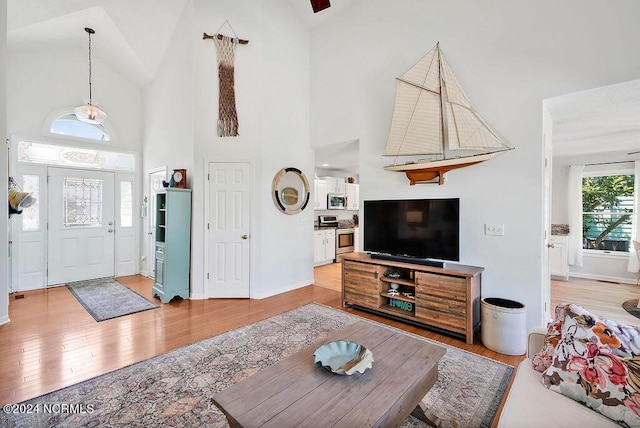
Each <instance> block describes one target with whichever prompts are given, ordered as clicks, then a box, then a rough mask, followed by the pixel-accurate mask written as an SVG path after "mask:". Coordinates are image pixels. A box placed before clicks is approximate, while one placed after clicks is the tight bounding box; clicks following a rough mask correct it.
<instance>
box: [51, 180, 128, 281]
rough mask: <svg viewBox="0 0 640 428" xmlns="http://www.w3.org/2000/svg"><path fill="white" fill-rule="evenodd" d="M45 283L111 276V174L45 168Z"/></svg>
mask: <svg viewBox="0 0 640 428" xmlns="http://www.w3.org/2000/svg"><path fill="white" fill-rule="evenodd" d="M48 176H49V181H48V186H47V188H48V193H49V194H48V212H49V223H48V231H47V232H48V233H47V238H48V239H47V241H48V243H47V248H48V251H47V252H48V264H47V269H48V275H47V284H48V285H54V284H62V283H67V282H72V281H80V280H85V279H92V278H102V277H111V276H114V259H115V257H114V254H115V253H114V241H115V239H114V236H115V212H114V173H113V172H107V171H88V170H80V169H67V168H53V167H50V168H48Z"/></svg>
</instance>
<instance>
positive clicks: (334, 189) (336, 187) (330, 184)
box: [320, 177, 346, 195]
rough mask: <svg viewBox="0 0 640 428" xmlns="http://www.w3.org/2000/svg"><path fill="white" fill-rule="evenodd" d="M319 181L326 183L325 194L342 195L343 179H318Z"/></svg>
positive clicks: (343, 190)
mask: <svg viewBox="0 0 640 428" xmlns="http://www.w3.org/2000/svg"><path fill="white" fill-rule="evenodd" d="M320 179H321V180H324V181H326V182H327V193H337V194H339V195H344V192H345V184H346V183H345V181H344V178H339V177H320Z"/></svg>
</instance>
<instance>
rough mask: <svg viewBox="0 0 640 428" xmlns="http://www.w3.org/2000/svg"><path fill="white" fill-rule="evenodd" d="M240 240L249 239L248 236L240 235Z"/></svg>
mask: <svg viewBox="0 0 640 428" xmlns="http://www.w3.org/2000/svg"><path fill="white" fill-rule="evenodd" d="M241 238H242V239H247V238H249V235H242V236H241Z"/></svg>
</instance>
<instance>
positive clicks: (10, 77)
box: [7, 48, 142, 151]
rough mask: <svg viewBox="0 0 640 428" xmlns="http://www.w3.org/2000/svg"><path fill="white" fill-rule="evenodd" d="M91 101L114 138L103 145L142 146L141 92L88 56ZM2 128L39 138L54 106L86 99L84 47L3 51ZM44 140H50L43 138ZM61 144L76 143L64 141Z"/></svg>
mask: <svg viewBox="0 0 640 428" xmlns="http://www.w3.org/2000/svg"><path fill="white" fill-rule="evenodd" d="M92 62H93V66H92V81H93V100H94V101H97V103H98V105H99V106H100V108H101V109H102V110H104V111H105V113H107V120H108V122H109V123H110V124H111V125H112V126H113V128H114V129H115V131H116V138H115V140H114V141H113V142H111V143H105V144H104V147H109V148H118V149H124V150H127V151H139V150H140V148H141V147H142V145H141V140H142V126H141V118H142V114H141V111H142V91H141V89H140V88H139V87H138V86H137V85H136V84H134V83H132V82H130V81H129V80H128V79H126V78H125V77H124V76H123V75H121V74H119V73H117V72H115V71H113V70H112V69H111V68H110V67H109V64H105V63H102V62H101V61H100V60H99V57H97V55H94V60H93V61H92ZM7 82H8V85H7V105H8V115H7V129H8V132H9V134H10V135H18V136H22V137H30V138H34V139H36V140H38V139H39V140H42V139H43V138H44V137H43V133H42V125H43V122H44V121H45V119H46V118H47V116H48V115H49V114H50V113H51V112H52V111H54V110H58V109H61V108H64V107H69V108H70V109H73V108H74V107H76V106H78V105H81V104H83V103H84V100H85V99H88V98H89V85H88V69H87V52H86V49H85V50H84V51H83V50H81V49H76V50H69V49H31V50H25V49H24V48H21V49H20V50H10V51H9V52H8V55H7ZM46 138H47V139H48V140H50V141H51V140H54V141H55V140H56V139H52V138H51V137H46ZM58 142H59V143H62V144H71V145H78V143H74V142H71V141H69V140H60V141H58Z"/></svg>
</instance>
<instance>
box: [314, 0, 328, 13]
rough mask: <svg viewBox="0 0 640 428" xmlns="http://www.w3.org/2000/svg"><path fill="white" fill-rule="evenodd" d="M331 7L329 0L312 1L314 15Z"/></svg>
mask: <svg viewBox="0 0 640 428" xmlns="http://www.w3.org/2000/svg"><path fill="white" fill-rule="evenodd" d="M329 6H331V3H329V0H311V7H312V8H313V13H318V12H320V11H321V10H325V9H326V8H328V7H329Z"/></svg>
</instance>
